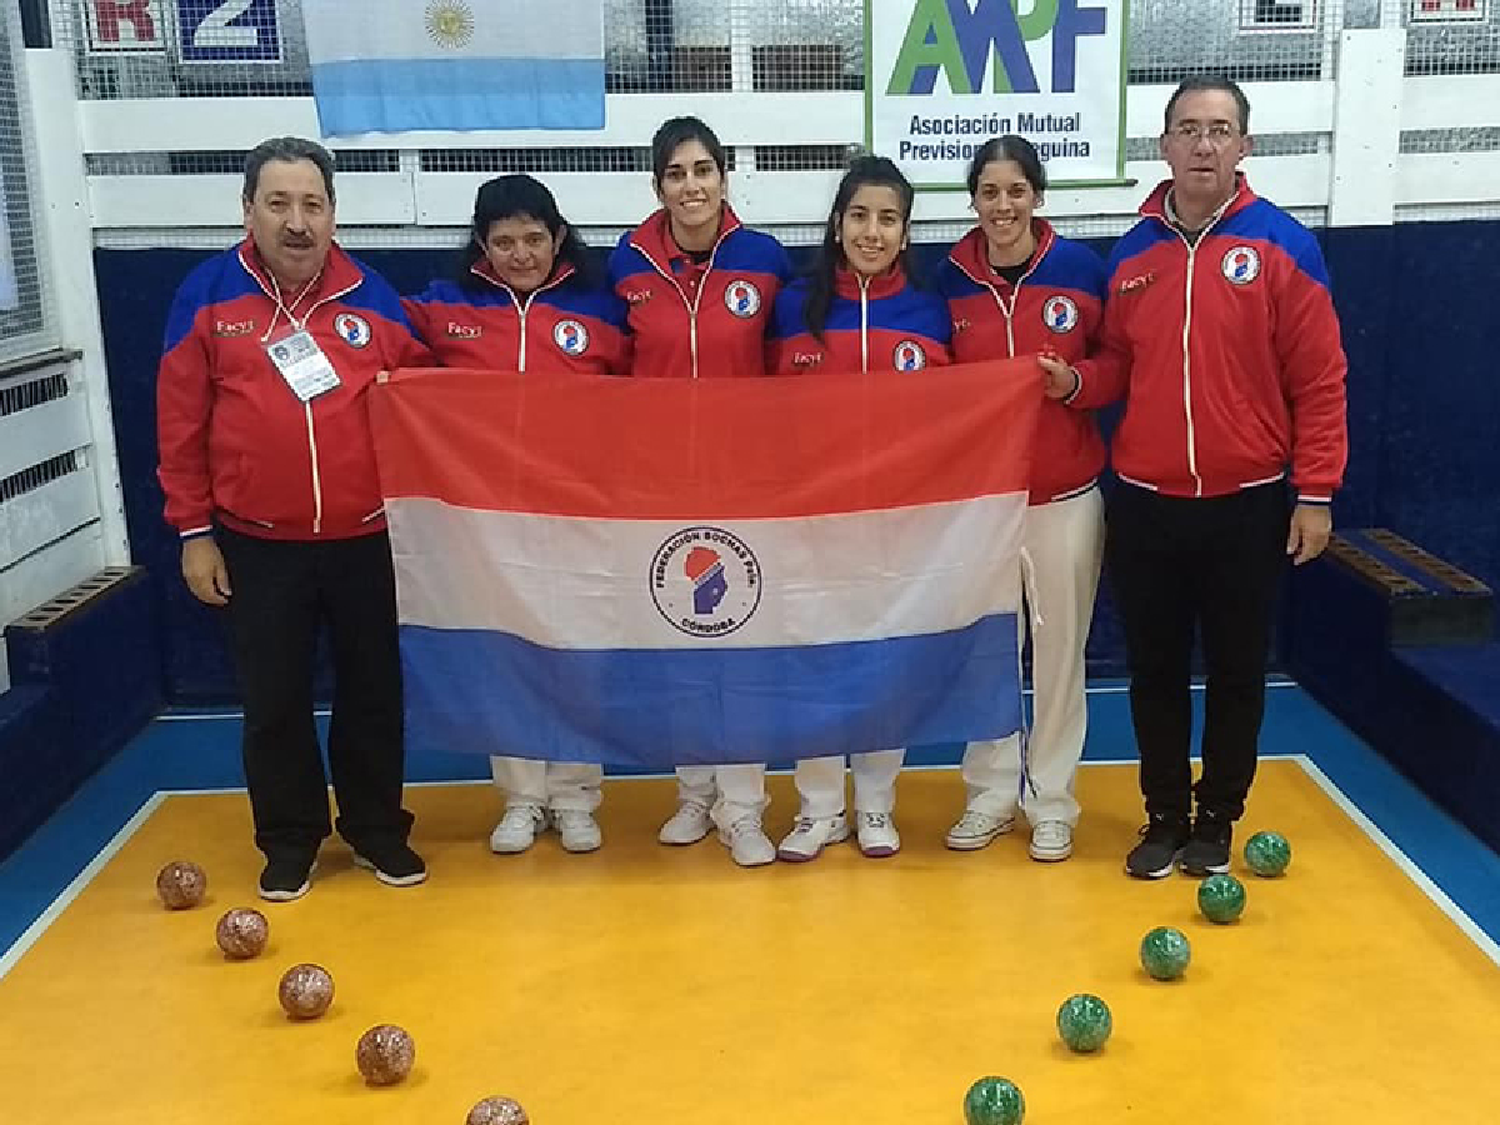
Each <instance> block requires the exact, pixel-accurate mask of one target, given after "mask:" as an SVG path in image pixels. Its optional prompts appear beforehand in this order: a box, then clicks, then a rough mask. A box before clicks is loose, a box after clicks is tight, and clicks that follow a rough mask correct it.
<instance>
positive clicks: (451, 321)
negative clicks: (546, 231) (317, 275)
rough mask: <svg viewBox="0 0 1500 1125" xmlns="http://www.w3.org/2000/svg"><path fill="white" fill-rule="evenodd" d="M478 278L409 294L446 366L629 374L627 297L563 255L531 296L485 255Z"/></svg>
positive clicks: (414, 317) (416, 319)
mask: <svg viewBox="0 0 1500 1125" xmlns="http://www.w3.org/2000/svg"><path fill="white" fill-rule="evenodd" d="M469 272H470V273H471V274H472V275H473V276H474V277H475V278H476V279H477V282H476V284H473V285H459V284H458V283H457V282H454V281H446V280H440V281H434V282H433V283H432V284H430V285H429V286H428V287H427V288H426V289H425V290H423V291H422V293H421V294H420V295H418V296H416V297H407V298H404V299H403V300H402V302H401V303H402V305H403V306H404V307H405V309H406V314H407V316H408V317H410V318H411V322H412V326H413V327H414V328H415V329H416V331H417V335H418V336H420V337H421V338H422V339H423V340H424V341H425V342H426V344H427V346H428V347H430V348H431V349H432V351H433V354H435V355H436V356H437V359H438V362H439V363H441V364H443V365H444V366H445V367H475V368H480V369H487V370H498V371H540V372H544V373H551V372H576V373H579V374H593V375H628V374H629V373H630V351H629V344H628V339H627V337H626V335H625V303H624V302H623V301H621V300H620V299H619V298H618V297H616V296H615V295H614V294H613V293H610V292H609V291H607V290H605V289H599V288H594V287H592V286H589V285H587V284H585V283H584V282H583V280H582V278H580V277H579V276H578V273H577V271H576V270H575V269H574V268H573V266H572V265H571V264H570V263H566V262H564V263H562V264H560V265H559V267H558V269H557V271H556V272H555V273H554V274H553V276H552V277H550V278H549V279H548V280H547V282H546V284H544V285H542V286H541V287H540V288H538V289H537V290H535V291H534V292H532V293H529V294H527V295H526V296H524V297H519V298H518V297H517V296H516V293H515V292H514V291H513V290H512V289H511V288H510V286H508V285H506V284H505V282H503V281H501V280H500V278H499V277H498V276H497V275H496V274H495V272H494V270H493V269H492V268H491V267H490V264H489V262H488V261H486V260H485V259H483V258H480V259H479V260H478V261H477V262H475V263H474V265H473V267H472V268H471V269H470V271H469Z"/></svg>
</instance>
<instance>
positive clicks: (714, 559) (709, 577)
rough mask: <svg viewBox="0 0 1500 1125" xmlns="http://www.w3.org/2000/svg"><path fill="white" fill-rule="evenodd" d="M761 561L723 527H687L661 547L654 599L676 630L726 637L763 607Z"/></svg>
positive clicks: (654, 569)
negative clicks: (761, 603) (759, 607)
mask: <svg viewBox="0 0 1500 1125" xmlns="http://www.w3.org/2000/svg"><path fill="white" fill-rule="evenodd" d="M760 591H761V580H760V562H759V561H758V560H757V559H756V557H755V554H754V553H753V552H752V551H751V550H750V548H749V546H747V545H746V543H745V541H744V540H743V539H741V538H740V537H739V536H737V535H735V534H734V533H733V532H729V531H725V530H724V529H723V528H722V527H688V528H683V529H682V530H681V531H678V532H676V533H675V534H673V535H672V536H671V537H669V538H668V539H667V541H666V542H665V543H663V544H662V545H661V546H660V547H659V548H657V551H656V555H655V557H654V558H653V559H652V560H651V597H652V598H653V599H654V600H655V602H656V608H657V611H658V612H660V613H661V615H662V616H663V617H664V618H666V620H667V622H668V623H669V624H670V625H671V626H672V627H673V628H674V629H678V630H681V631H682V632H684V633H687V634H689V635H691V636H694V637H722V636H725V635H726V634H729V633H732V632H734V631H735V630H736V629H738V628H739V627H740V626H742V625H743V624H745V622H746V621H748V620H750V618H751V616H752V615H753V614H754V613H755V610H756V608H757V607H758V606H759V605H760Z"/></svg>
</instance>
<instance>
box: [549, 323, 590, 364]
mask: <svg viewBox="0 0 1500 1125" xmlns="http://www.w3.org/2000/svg"><path fill="white" fill-rule="evenodd" d="M552 342H553V343H554V344H556V345H557V346H558V348H559V349H561V350H562V351H563V352H565V353H566V354H567V355H571V356H580V355H582V354H583V353H584V352H586V351H588V348H589V330H588V329H587V328H585V327H584V326H583V325H582V324H580V323H578V321H576V320H559V321H558V322H557V327H556V328H554V329H553V330H552Z"/></svg>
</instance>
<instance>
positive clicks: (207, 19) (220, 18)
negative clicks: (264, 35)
mask: <svg viewBox="0 0 1500 1125" xmlns="http://www.w3.org/2000/svg"><path fill="white" fill-rule="evenodd" d="M253 3H255V0H225V2H224V3H222V4H220V5H219V6H218V7H217V8H215V9H214V10H213V11H211V12H209V13H208V15H206V16H204V17H203V22H202V23H200V24H199V25H198V26H197V28H196V29H195V30H194V31H193V46H194V47H201V48H207V49H213V48H215V47H239V48H242V49H243V48H250V49H252V50H253V49H254V48H256V47H258V46H260V29H259V28H256V27H230V26H229V25H230V24H231V23H233V22H234V21H235V20H237V19H239V18H240V17H241V16H242V15H244V14H245V13H246V12H248V11H249V10H250V6H251V5H252V4H253Z"/></svg>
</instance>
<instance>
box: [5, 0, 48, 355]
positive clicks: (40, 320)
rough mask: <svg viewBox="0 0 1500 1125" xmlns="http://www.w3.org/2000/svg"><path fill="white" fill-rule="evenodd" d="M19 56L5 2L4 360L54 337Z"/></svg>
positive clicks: (14, 17) (15, 23)
mask: <svg viewBox="0 0 1500 1125" xmlns="http://www.w3.org/2000/svg"><path fill="white" fill-rule="evenodd" d="M20 59H21V25H20V19H19V14H18V12H17V9H16V8H15V6H14V5H0V365H3V364H4V363H5V362H6V361H8V360H12V359H16V358H18V357H21V356H25V355H28V354H31V353H34V352H39V351H43V350H45V349H46V348H47V347H49V346H50V345H51V344H52V343H53V342H54V341H53V337H52V334H51V333H50V331H49V325H48V321H47V299H48V293H47V286H46V283H45V277H44V274H43V271H42V270H41V268H40V265H39V263H40V261H41V257H42V255H41V244H40V239H39V237H38V232H37V229H36V213H35V211H34V210H33V208H32V205H31V196H32V189H31V185H30V182H29V176H28V171H27V170H28V169H29V168H30V167H31V166H32V161H33V152H34V146H33V144H32V138H31V135H30V130H29V128H28V127H27V125H26V118H27V108H26V90H25V88H24V87H23V86H21V84H20V83H19V82H18V81H17V76H18V75H19V74H20V73H21V69H20V65H19V64H20Z"/></svg>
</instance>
